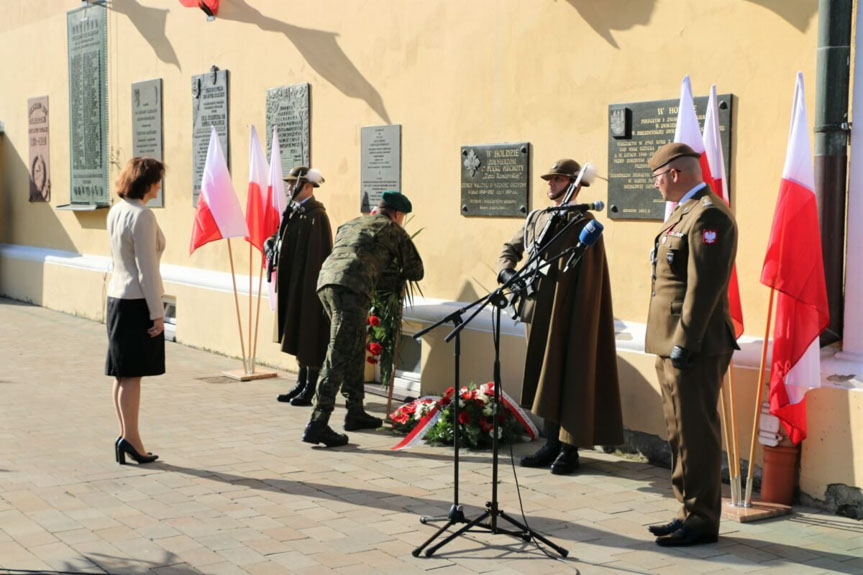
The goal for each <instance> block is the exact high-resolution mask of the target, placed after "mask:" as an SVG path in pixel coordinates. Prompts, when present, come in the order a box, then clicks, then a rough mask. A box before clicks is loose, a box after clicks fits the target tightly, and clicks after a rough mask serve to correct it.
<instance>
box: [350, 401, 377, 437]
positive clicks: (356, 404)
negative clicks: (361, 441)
mask: <svg viewBox="0 0 863 575" xmlns="http://www.w3.org/2000/svg"><path fill="white" fill-rule="evenodd" d="M347 407H348V414H347V415H346V416H345V431H356V430H358V429H377V428H378V427H380V426H382V425H383V424H384V422H383V420H382V419H381V418H380V417H375V416H374V415H369V414H368V413H366V411H365V409H363V403H362V401H349V402H348V406H347Z"/></svg>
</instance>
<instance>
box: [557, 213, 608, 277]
mask: <svg viewBox="0 0 863 575" xmlns="http://www.w3.org/2000/svg"><path fill="white" fill-rule="evenodd" d="M600 203H601V202H600ZM602 229H603V227H602V224H601V223H599V222H598V221H596V220H590V221H589V222H587V225H586V226H584V227H583V228H582V229H581V233H580V234H578V244H576V246H575V247H574V248H572V254H571V255H570V256H569V259H568V260H566V265H565V266H563V273H566V272H567V271H569V268H570V267H571V266H572V265H573V264H574V263H576V262H577V261H578V260H580V259H581V256H583V255H584V251H585V250H586V249H587V248H589V247H590V246H592V245H593V244H595V243H596V242H597V240H598V239H599V236H601V235H602Z"/></svg>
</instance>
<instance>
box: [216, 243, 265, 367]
mask: <svg viewBox="0 0 863 575" xmlns="http://www.w3.org/2000/svg"><path fill="white" fill-rule="evenodd" d="M252 255H253V254H252V244H249V358H248V360H247V358H246V346H245V344H244V342H243V324H242V322H241V321H240V298H239V295H238V294H237V280H236V278H235V276H234V256H233V252H232V251H231V240H230V239H228V258H229V259H230V261H231V280H232V281H233V283H234V303H235V304H236V307H237V328H238V329H239V332H240V351H241V352H242V354H243V369H232V370H228V371H223V372H222V375H224V376H225V377H230V378H231V379H235V380H237V381H253V380H256V379H268V378H271V377H276V376H278V374H277V373H276V372H274V371H255V354H256V353H257V348H258V328H259V327H260V321H259V320H260V317H261V286H262V284H263V276H264V268H263V265H262V266H261V269H260V272H259V273H258V310H257V317H256V318H255V321H254V322H252ZM261 257H262V258H263V255H262V256H261ZM253 323H254V326H255V329H254V337H253V335H252V324H253Z"/></svg>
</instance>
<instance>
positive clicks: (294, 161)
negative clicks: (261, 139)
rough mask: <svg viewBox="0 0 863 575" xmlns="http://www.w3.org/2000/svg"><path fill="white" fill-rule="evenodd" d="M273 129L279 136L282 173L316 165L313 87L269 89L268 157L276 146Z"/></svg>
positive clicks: (299, 85)
mask: <svg viewBox="0 0 863 575" xmlns="http://www.w3.org/2000/svg"><path fill="white" fill-rule="evenodd" d="M273 126H275V127H276V130H277V131H278V134H279V150H280V152H281V155H282V173H283V174H286V175H287V173H288V172H290V171H291V170H292V169H293V168H294V167H295V166H308V167H310V168H311V167H314V166H312V164H311V162H312V158H311V154H312V152H311V150H312V148H311V145H310V142H311V136H310V134H311V128H310V123H309V85H308V84H293V85H291V86H279V87H278V88H272V89H270V90H267V157H269V155H270V151H271V150H272V146H273Z"/></svg>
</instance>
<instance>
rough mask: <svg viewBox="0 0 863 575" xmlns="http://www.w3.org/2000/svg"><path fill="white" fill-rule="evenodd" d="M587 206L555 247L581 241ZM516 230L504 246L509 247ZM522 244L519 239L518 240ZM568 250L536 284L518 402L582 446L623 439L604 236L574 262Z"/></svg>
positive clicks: (565, 438) (567, 439)
mask: <svg viewBox="0 0 863 575" xmlns="http://www.w3.org/2000/svg"><path fill="white" fill-rule="evenodd" d="M591 219H593V217H592V216H591V215H590V214H586V215H585V217H584V219H582V220H581V221H579V222H578V223H576V224H575V225H574V226H573V227H572V228H570V229H569V230H567V231H566V232H565V233H564V235H563V236H562V237H561V238H559V239H558V240H557V241H556V242H555V245H554V246H552V247H550V251H551V252H552V253H553V254H556V253H559V252H560V251H562V250H563V249H564V248H565V247H566V246H574V245H576V244H577V243H578V235H579V233H580V232H581V230H582V228H584V226H585V225H587V222H589V221H590V220H591ZM518 235H519V234H516V236H513V240H511V241H510V242H509V243H508V244H507V245H506V246H505V248H504V253H502V254H501V259H500V264H501V266H502V267H511V266H507V265H504V264H505V261H506V260H507V259H509V260H510V262H511V257H510V258H507V257H506V251H507V250H508V249H509V250H512V247H513V245H514V242H515V243H516V244H517V243H518V242H517V237H518ZM519 247H522V246H519ZM566 259H567V258H563V260H562V261H561V260H559V261H557V262H555V264H553V265H551V266H550V269H549V273H548V275H547V276H546V277H545V278H543V279H542V280H541V281H540V284H539V288H538V290H537V294H536V298H535V303H534V309H533V313H532V318H531V327H530V330H529V332H528V347H527V354H526V358H525V369H524V387H523V389H522V399H521V403H522V404H523V405H525V406H529V407H530V408H531V411H532V412H533V413H535V414H536V415H539V416H540V417H543V418H547V419H550V420H552V421H555V422H557V423H559V424H560V427H561V430H560V436H559V438H560V440H561V441H563V442H565V443H568V444H570V445H575V446H578V447H593V446H594V445H619V444H621V443H623V417H622V415H621V407H620V390H619V385H618V374H617V348H616V345H615V336H614V314H613V310H612V303H611V285H610V282H609V275H608V265H607V263H606V259H605V247H604V244H603V241H602V238H600V239H599V241H597V243H595V244H594V245H593V246H591V247H590V248H588V249H587V250H586V251H585V252H584V256H583V257H582V259H581V261H580V262H579V263H578V264H577V266H575V267H573V268H571V269H569V270H568V271H567V272H566V273H561V270H562V268H563V267H564V265H565V262H566Z"/></svg>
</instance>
